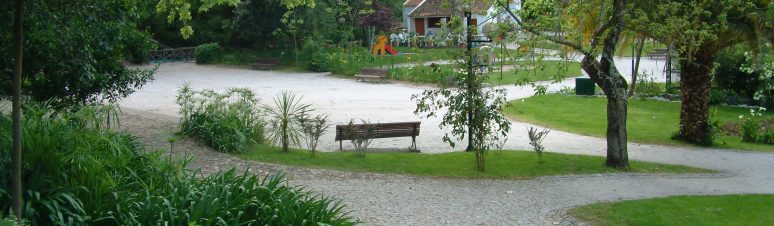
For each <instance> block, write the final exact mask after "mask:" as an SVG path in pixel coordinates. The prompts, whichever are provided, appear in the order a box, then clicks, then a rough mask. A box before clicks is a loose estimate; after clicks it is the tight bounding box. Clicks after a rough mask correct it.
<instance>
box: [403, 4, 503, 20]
mask: <svg viewBox="0 0 774 226" xmlns="http://www.w3.org/2000/svg"><path fill="white" fill-rule="evenodd" d="M409 1H413V0H409ZM488 2H489V1H486V0H485V1H474V4H473V9H472V10H471V11H472V12H473V13H475V14H484V13H486V10H488V9H489V7H491V6H492V4H490V3H488ZM407 3H408V1H407ZM451 3H453V2H452V1H450V0H424V1H422V2H421V3H420V4H419V6H417V8H416V9H414V11H411V13H409V17H448V16H451V15H452V14H454V12H455V9H454V4H451Z"/></svg>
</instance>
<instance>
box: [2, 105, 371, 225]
mask: <svg viewBox="0 0 774 226" xmlns="http://www.w3.org/2000/svg"><path fill="white" fill-rule="evenodd" d="M98 112H102V111H101V110H96V109H93V108H82V109H81V110H79V111H78V112H75V113H62V114H56V113H51V112H50V111H48V110H46V108H40V107H38V108H35V107H33V108H31V109H28V110H27V111H26V112H25V118H24V119H23V125H24V130H23V131H24V134H23V144H22V148H23V150H24V163H23V167H24V169H23V173H24V175H23V178H25V181H24V189H25V191H24V195H25V197H24V200H25V203H24V206H23V209H24V210H25V212H24V213H23V214H24V218H25V220H28V221H29V222H30V223H31V225H246V224H252V225H304V224H308V225H353V224H355V223H356V222H355V221H354V220H353V219H352V218H350V217H348V216H346V213H344V212H342V209H343V205H342V204H340V203H339V202H337V201H335V200H333V199H331V198H327V197H320V196H314V195H312V194H310V193H309V192H306V191H304V190H303V189H302V188H299V187H289V186H287V185H285V182H284V178H283V177H282V176H281V175H279V176H273V177H270V178H263V179H261V178H259V177H257V176H256V175H254V174H251V173H248V172H244V173H243V174H237V173H235V171H234V170H233V169H232V170H228V171H224V172H219V173H216V174H214V175H211V176H206V177H202V176H199V175H196V174H193V173H190V172H188V171H184V170H183V169H184V168H183V167H184V165H183V164H179V163H175V162H173V161H171V160H169V158H162V157H161V152H145V151H144V150H143V148H142V147H141V146H140V144H139V143H138V142H137V141H136V138H134V137H133V136H130V135H126V134H121V133H116V132H113V131H110V130H109V129H106V128H105V127H99V126H95V125H97V124H93V123H83V122H87V121H101V120H103V119H104V118H103V117H104V115H103V114H100V113H98ZM10 124H11V122H10V119H9V118H8V117H6V116H0V125H1V127H0V147H2V148H0V213H8V212H9V211H10V208H11V200H10V195H9V194H10V192H9V191H10V183H11V181H10V178H11V177H10V175H11V172H10V168H11V167H10V161H11V160H10V153H9V152H10V149H11V148H10V147H11V125H10ZM0 222H1V221H0Z"/></svg>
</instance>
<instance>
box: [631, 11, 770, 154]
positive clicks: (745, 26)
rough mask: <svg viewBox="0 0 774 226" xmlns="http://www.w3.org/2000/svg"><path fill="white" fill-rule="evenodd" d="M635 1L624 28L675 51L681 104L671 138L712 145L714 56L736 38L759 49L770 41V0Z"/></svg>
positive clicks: (731, 43)
mask: <svg viewBox="0 0 774 226" xmlns="http://www.w3.org/2000/svg"><path fill="white" fill-rule="evenodd" d="M638 3H639V4H638V5H637V6H636V7H635V10H634V13H633V14H632V22H631V23H630V24H631V26H629V27H628V28H630V29H632V30H636V31H638V32H641V33H644V34H646V35H648V36H650V37H651V38H654V39H656V40H659V41H661V42H663V43H667V44H671V45H672V46H673V49H675V50H676V52H677V56H676V57H677V59H678V65H679V67H680V91H681V92H682V104H681V107H680V128H679V133H678V134H677V136H676V138H677V139H680V140H683V141H686V142H690V143H697V144H705V145H709V144H711V143H712V136H711V129H710V122H709V92H710V88H711V82H712V76H711V72H712V70H713V68H714V59H715V55H716V54H717V53H718V52H719V51H720V50H722V49H725V48H728V47H730V46H733V45H735V44H738V43H747V44H749V45H750V46H751V47H752V48H753V49H754V50H758V49H759V47H760V44H761V43H762V42H761V41H762V40H763V39H768V40H774V35H773V34H772V22H773V21H772V20H771V18H770V17H766V15H765V13H766V11H767V10H769V9H770V8H771V7H772V4H771V3H772V1H771V0H759V1H747V0H695V1H678V0H673V1H666V2H665V1H660V0H659V1H657V0H650V1H640V2H638ZM675 31H679V32H675Z"/></svg>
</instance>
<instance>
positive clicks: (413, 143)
mask: <svg viewBox="0 0 774 226" xmlns="http://www.w3.org/2000/svg"><path fill="white" fill-rule="evenodd" d="M411 149H413V150H415V151H416V150H417V137H415V136H411Z"/></svg>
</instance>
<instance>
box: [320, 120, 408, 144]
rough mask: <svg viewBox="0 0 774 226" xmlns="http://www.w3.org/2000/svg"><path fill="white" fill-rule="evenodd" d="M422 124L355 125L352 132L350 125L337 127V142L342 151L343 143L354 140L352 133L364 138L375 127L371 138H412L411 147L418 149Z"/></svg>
mask: <svg viewBox="0 0 774 226" xmlns="http://www.w3.org/2000/svg"><path fill="white" fill-rule="evenodd" d="M420 124H421V122H392V123H376V124H354V125H352V127H353V128H351V130H353V131H349V130H350V125H336V137H335V141H339V149H341V146H342V144H341V143H342V141H344V140H352V137H351V136H350V132H354V133H356V134H355V135H356V136H362V135H364V134H365V133H367V132H368V127H373V134H372V137H371V138H374V139H375V138H391V137H411V146H412V147H413V148H414V149H416V137H417V136H419V131H420Z"/></svg>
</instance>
